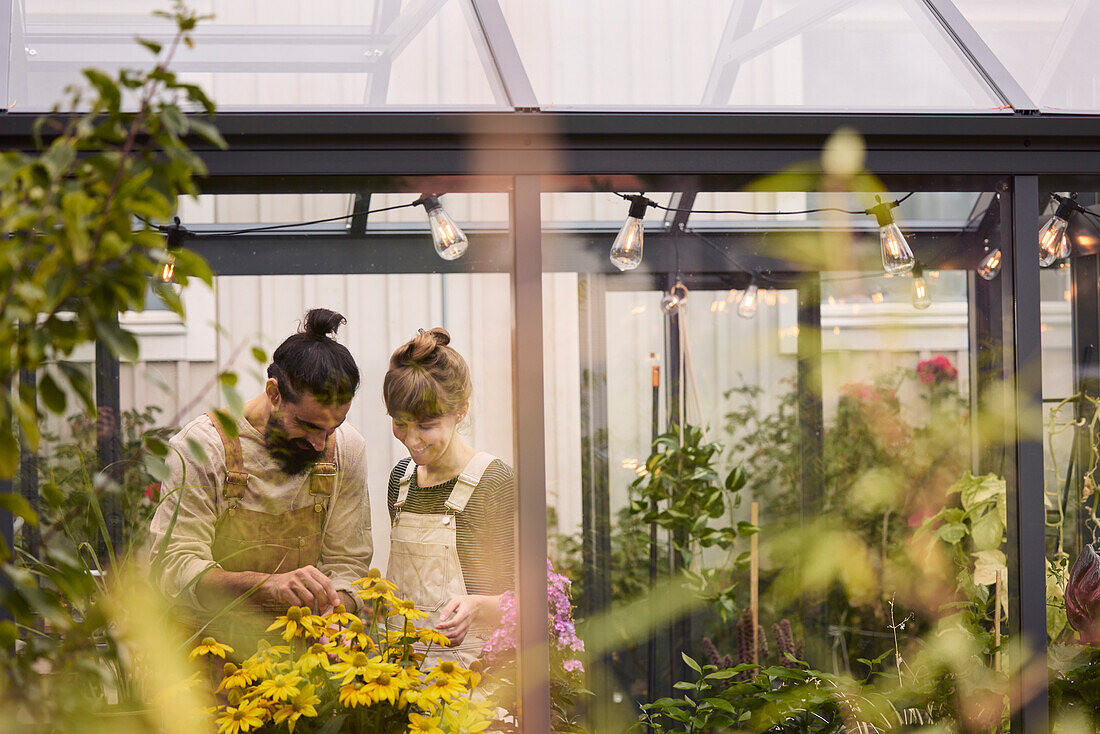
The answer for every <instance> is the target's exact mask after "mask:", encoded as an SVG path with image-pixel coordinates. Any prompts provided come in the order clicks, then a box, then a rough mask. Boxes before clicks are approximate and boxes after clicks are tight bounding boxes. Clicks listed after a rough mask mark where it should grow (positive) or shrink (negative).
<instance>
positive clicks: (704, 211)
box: [614, 191, 916, 217]
mask: <svg viewBox="0 0 1100 734" xmlns="http://www.w3.org/2000/svg"><path fill="white" fill-rule="evenodd" d="M915 193H916V192H915V191H910V192H909V193H908V194H906V195H905V196H903V197H901V198H900V199H895V200H894V201H892V202H890V208H891V209H892V208H894V207H896V206H898V205H899V204H901V203H902V202H903V201H905V200H906V199H908V198H909V197H910V196H912V195H913V194H915ZM614 194H615V196H618V197H619V198H622V199H626V200H627V201H631V200H633V199H634V197H632V196H630V195H628V194H620V193H619V192H618V191H616V192H614ZM647 203H648V205H649V206H651V207H653V208H655V209H661V210H662V211H666V212H687V213H689V214H748V215H752V214H755V215H758V216H764V217H781V216H787V215H793V214H817V213H819V212H839V213H841V214H867V215H870V214H872V213H873V212H872V211H871V210H870V209H859V210H854V209H840V208H838V207H833V206H826V207H821V208H819V209H800V210H798V211H774V212H758V211H748V210H746V209H689V208H686V207H675V206H664V205H663V204H658V203H657V202H655V201H653V200H651V199H647Z"/></svg>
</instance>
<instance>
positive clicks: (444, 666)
mask: <svg viewBox="0 0 1100 734" xmlns="http://www.w3.org/2000/svg"><path fill="white" fill-rule="evenodd" d="M464 670H465V668H460V667H459V666H457V665H455V663H454V661H453V660H440V661H439V662H438V663H436V665H435V667H433V668H432V669H431V670H429V671H428V680H432V679H433V678H455V679H457V680H461V681H464V680H465V675H463V672H462V671H464Z"/></svg>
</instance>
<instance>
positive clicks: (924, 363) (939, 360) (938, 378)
mask: <svg viewBox="0 0 1100 734" xmlns="http://www.w3.org/2000/svg"><path fill="white" fill-rule="evenodd" d="M958 376H959V371H958V370H957V369H955V365H953V364H951V360H950V359H948V358H947V357H945V356H943V355H942V354H938V355H936V356H935V357H932V358H931V359H922V360H921V361H920V362H918V363H917V377H919V378H920V381H921V384H923V385H932V384H939V383H941V382H951V381H953V380H955V379H957V378H958Z"/></svg>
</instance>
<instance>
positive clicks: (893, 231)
mask: <svg viewBox="0 0 1100 734" xmlns="http://www.w3.org/2000/svg"><path fill="white" fill-rule="evenodd" d="M875 201H877V202H878V203H877V204H875V206H873V207H871V208H870V209H868V210H867V212H866V213H867V214H872V215H874V217H875V219H877V220H878V240H879V246H880V247H881V249H882V269H883V270H884V271H886V273H887V274H889V275H901V274H902V273H908V272H909V271H910V270H912V269H913V262H914V260H913V251H912V250H911V249H909V243H908V242H906V241H905V235H903V234H902V233H901V229H899V228H898V225H897V224H896V223H895V222H894V215H893V214H892V213H891V212H890V210H891V209H893V208H894V207H896V206H897V203H896V202H892V201H887V202H884V201H883V200H882V198H881V197H878V196H876V197H875Z"/></svg>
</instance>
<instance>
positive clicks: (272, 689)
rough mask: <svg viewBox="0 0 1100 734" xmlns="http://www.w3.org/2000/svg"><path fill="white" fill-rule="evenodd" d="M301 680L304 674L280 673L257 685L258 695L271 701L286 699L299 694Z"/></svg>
mask: <svg viewBox="0 0 1100 734" xmlns="http://www.w3.org/2000/svg"><path fill="white" fill-rule="evenodd" d="M301 682H302V676H300V675H298V674H297V673H293V672H291V673H280V674H279V675H276V676H275V677H274V678H270V679H268V680H265V681H264V682H262V683H260V685H258V686H256V695H259V696H263V697H264V698H267V699H269V700H271V701H285V700H287V699H288V698H291V697H293V696H296V695H298V693H299V690H298V684H299V683H301Z"/></svg>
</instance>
